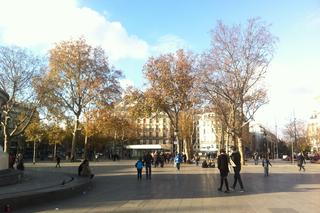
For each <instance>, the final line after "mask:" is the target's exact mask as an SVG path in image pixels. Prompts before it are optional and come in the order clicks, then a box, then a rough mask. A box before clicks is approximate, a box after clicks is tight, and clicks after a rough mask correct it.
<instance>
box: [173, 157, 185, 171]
mask: <svg viewBox="0 0 320 213" xmlns="http://www.w3.org/2000/svg"><path fill="white" fill-rule="evenodd" d="M182 161H183V159H182V156H181V154H180V153H178V154H177V155H176V157H175V158H174V162H175V164H176V167H177V169H178V170H180V164H181V163H182Z"/></svg>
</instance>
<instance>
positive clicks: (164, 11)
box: [0, 0, 320, 131]
mask: <svg viewBox="0 0 320 213" xmlns="http://www.w3.org/2000/svg"><path fill="white" fill-rule="evenodd" d="M253 17H260V18H261V19H262V20H263V21H265V22H266V23H270V24H271V27H270V31H271V32H272V33H273V35H275V36H277V37H278V38H279V41H278V43H277V48H276V52H275V55H274V58H273V60H272V62H271V64H270V67H269V69H268V73H267V76H266V79H265V85H266V87H267V89H268V96H269V103H268V104H267V105H265V106H263V107H262V108H261V109H260V110H259V111H258V112H257V114H256V116H255V121H256V122H258V123H261V124H262V125H264V126H265V127H267V128H269V129H270V130H271V131H274V130H275V126H276V125H277V126H278V131H281V129H282V127H283V126H284V125H285V124H286V123H288V122H289V121H290V120H293V117H296V118H297V119H301V120H305V121H307V120H308V118H309V117H310V116H311V115H312V113H313V112H314V111H316V110H318V111H320V110H319V109H320V83H319V81H320V70H319V69H320V66H319V62H320V57H319V56H320V1H319V0H306V1H300V0H281V1H279V0H264V1H262V0H260V1H258V0H255V1H254V0H237V1H236V0H234V1H232V0H229V1H222V0H220V1H218V0H104V1H102V0H0V45H17V46H21V47H25V48H29V49H31V50H32V51H34V52H35V53H37V54H47V52H48V50H49V49H50V48H51V47H53V45H54V44H55V43H56V42H59V41H62V40H68V39H71V38H73V39H76V38H79V37H80V36H83V37H85V38H86V39H87V41H88V42H89V43H90V44H91V45H99V46H101V47H103V48H104V49H105V51H106V53H107V55H108V56H109V60H110V63H111V64H112V65H113V66H114V67H115V68H117V69H120V70H122V71H123V73H124V75H125V78H124V79H122V80H121V82H122V84H123V85H133V86H136V87H139V88H141V87H143V84H144V83H145V82H146V81H145V79H144V78H143V73H142V67H143V65H144V64H145V63H146V61H147V59H148V57H150V56H157V55H159V54H162V53H169V52H174V51H175V50H177V49H179V48H184V49H187V50H191V51H193V52H195V53H199V54H201V53H202V52H204V51H206V50H208V49H209V48H210V42H211V39H210V36H211V34H210V31H211V30H212V29H214V27H215V26H216V23H217V21H218V20H221V21H223V22H224V23H226V24H229V25H232V24H241V23H242V24H244V23H245V22H246V20H247V19H249V18H253Z"/></svg>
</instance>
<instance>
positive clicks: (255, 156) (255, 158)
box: [253, 152, 259, 165]
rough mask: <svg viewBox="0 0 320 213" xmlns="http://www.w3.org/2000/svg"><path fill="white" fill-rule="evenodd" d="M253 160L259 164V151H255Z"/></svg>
mask: <svg viewBox="0 0 320 213" xmlns="http://www.w3.org/2000/svg"><path fill="white" fill-rule="evenodd" d="M253 160H254V165H258V163H259V155H258V152H255V153H254V154H253Z"/></svg>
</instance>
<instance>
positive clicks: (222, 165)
mask: <svg viewBox="0 0 320 213" xmlns="http://www.w3.org/2000/svg"><path fill="white" fill-rule="evenodd" d="M228 165H229V156H228V155H227V154H226V151H225V150H224V149H221V150H220V155H219V156H218V169H219V171H220V187H219V188H218V191H222V187H223V183H225V185H226V190H225V193H229V192H230V190H229V184H228V173H229V167H228Z"/></svg>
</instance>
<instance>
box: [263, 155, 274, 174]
mask: <svg viewBox="0 0 320 213" xmlns="http://www.w3.org/2000/svg"><path fill="white" fill-rule="evenodd" d="M269 165H270V166H272V165H271V163H270V161H269V159H267V158H266V157H265V156H264V157H263V159H262V166H263V167H264V176H265V177H266V176H269Z"/></svg>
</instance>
